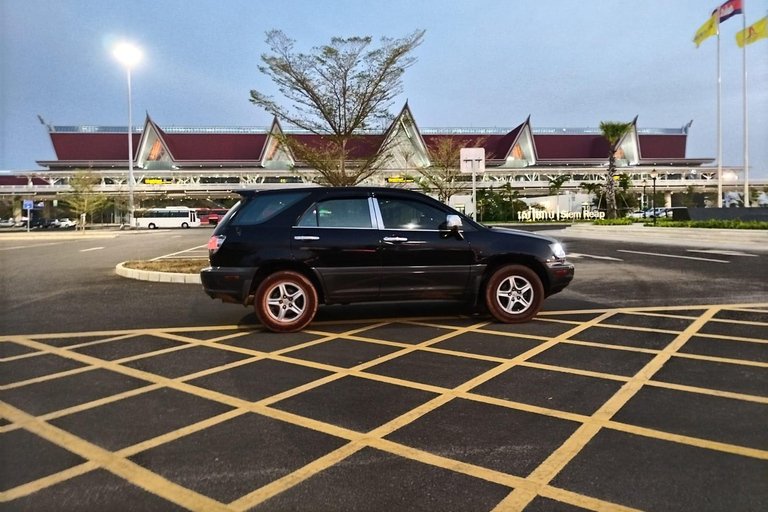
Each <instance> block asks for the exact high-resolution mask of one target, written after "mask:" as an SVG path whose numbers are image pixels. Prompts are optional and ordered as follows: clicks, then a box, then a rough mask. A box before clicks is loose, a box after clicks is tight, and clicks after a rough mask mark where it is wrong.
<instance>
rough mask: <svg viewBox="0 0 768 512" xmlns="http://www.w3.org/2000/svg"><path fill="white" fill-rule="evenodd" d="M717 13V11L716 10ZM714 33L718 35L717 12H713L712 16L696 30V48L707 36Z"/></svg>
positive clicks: (694, 39)
mask: <svg viewBox="0 0 768 512" xmlns="http://www.w3.org/2000/svg"><path fill="white" fill-rule="evenodd" d="M715 13H717V11H715ZM714 35H717V14H713V15H712V17H711V18H709V19H708V20H707V22H706V23H705V24H703V25H702V26H701V27H700V28H699V30H697V31H696V35H695V36H694V38H693V42H694V43H696V48H698V47H699V45H700V44H701V43H703V42H704V40H705V39H706V38H708V37H709V36H714Z"/></svg>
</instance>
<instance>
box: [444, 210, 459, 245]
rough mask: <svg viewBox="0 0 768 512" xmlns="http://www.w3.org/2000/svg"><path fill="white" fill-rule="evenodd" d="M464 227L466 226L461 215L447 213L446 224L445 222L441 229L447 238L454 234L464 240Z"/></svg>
mask: <svg viewBox="0 0 768 512" xmlns="http://www.w3.org/2000/svg"><path fill="white" fill-rule="evenodd" d="M462 227H464V225H463V224H462V222H461V217H459V216H458V215H446V217H445V224H443V226H442V228H441V229H440V231H442V232H443V236H444V237H446V238H447V237H449V236H451V235H453V236H455V237H456V238H458V239H459V240H463V239H464V234H463V233H462V232H461V228H462Z"/></svg>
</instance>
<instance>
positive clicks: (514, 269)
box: [485, 265, 544, 324]
mask: <svg viewBox="0 0 768 512" xmlns="http://www.w3.org/2000/svg"><path fill="white" fill-rule="evenodd" d="M542 302H544V286H543V285H542V284H541V279H539V276H538V275H537V274H536V272H534V271H533V270H532V269H530V268H528V267H526V266H524V265H506V266H504V267H501V268H500V269H498V270H496V272H494V273H493V275H492V276H491V278H490V279H489V281H488V285H487V286H486V287H485V304H486V306H487V307H488V311H489V312H490V313H491V315H492V316H493V317H494V318H495V319H496V320H498V321H499V322H502V323H505V324H519V323H523V322H527V321H529V320H530V319H531V318H533V317H534V316H536V313H538V312H539V309H541V304H542Z"/></svg>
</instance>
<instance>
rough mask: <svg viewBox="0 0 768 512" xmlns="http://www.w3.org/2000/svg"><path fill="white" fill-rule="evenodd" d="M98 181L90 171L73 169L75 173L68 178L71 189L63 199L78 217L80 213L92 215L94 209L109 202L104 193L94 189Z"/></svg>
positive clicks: (83, 225)
mask: <svg viewBox="0 0 768 512" xmlns="http://www.w3.org/2000/svg"><path fill="white" fill-rule="evenodd" d="M99 181H100V180H99V177H98V176H96V175H95V174H94V173H93V172H92V171H90V170H83V169H75V174H74V175H73V176H72V177H71V178H69V187H70V188H71V189H72V191H71V192H70V193H68V194H66V195H65V196H64V197H63V200H64V202H66V203H67V205H68V206H69V208H70V209H71V210H72V213H74V214H75V215H77V217H78V219H80V218H82V215H86V217H87V216H88V215H91V216H92V215H93V213H94V212H95V211H97V210H100V209H101V208H103V207H104V206H106V205H107V204H108V203H109V198H108V197H107V196H106V195H104V194H103V193H102V192H97V191H96V185H98V184H99ZM91 220H93V219H91ZM81 224H82V225H81V226H80V227H81V228H82V229H85V224H84V223H81Z"/></svg>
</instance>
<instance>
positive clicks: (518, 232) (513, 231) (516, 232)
mask: <svg viewBox="0 0 768 512" xmlns="http://www.w3.org/2000/svg"><path fill="white" fill-rule="evenodd" d="M489 229H490V230H491V231H492V232H494V233H503V234H505V235H515V236H524V237H527V238H534V239H536V240H541V241H543V242H547V243H550V244H554V243H557V240H555V239H554V238H552V237H551V236H547V235H539V234H538V233H531V232H530V231H523V230H520V229H511V228H501V227H498V226H489Z"/></svg>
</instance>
